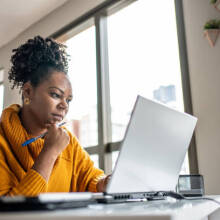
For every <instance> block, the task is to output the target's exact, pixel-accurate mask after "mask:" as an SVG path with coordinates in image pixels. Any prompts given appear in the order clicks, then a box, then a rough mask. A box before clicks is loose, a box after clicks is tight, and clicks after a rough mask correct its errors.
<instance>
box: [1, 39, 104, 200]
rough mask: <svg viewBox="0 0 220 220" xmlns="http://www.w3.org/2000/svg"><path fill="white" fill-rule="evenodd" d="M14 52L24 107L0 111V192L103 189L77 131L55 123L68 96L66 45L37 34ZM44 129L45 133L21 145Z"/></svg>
mask: <svg viewBox="0 0 220 220" xmlns="http://www.w3.org/2000/svg"><path fill="white" fill-rule="evenodd" d="M13 52H14V54H13V56H12V58H11V62H12V67H11V69H10V71H9V80H10V81H12V82H13V86H12V89H13V88H14V87H19V88H20V89H21V91H22V107H21V106H19V105H16V104H14V105H11V106H9V107H8V108H6V109H5V110H4V111H3V113H2V116H1V122H0V174H1V175H0V195H8V196H12V195H25V196H36V195H38V194H39V193H45V192H76V191H80V192H82V191H91V192H97V191H98V192H101V191H103V190H104V189H105V185H106V182H107V178H105V176H104V173H103V171H102V170H100V169H97V168H95V167H94V165H93V162H92V160H91V159H90V157H89V155H88V154H87V153H86V152H85V151H84V150H83V149H82V147H81V146H80V145H79V143H78V141H77V139H76V137H75V136H73V135H72V134H71V133H70V132H69V131H68V130H67V129H66V128H64V127H58V126H57V124H59V123H60V122H61V121H62V120H63V118H64V117H65V115H66V114H67V112H68V108H69V103H70V101H71V100H72V88H71V83H70V81H69V79H68V76H67V70H68V55H67V53H66V51H65V46H64V45H62V44H59V43H57V42H55V41H54V40H52V39H49V38H47V39H43V38H42V37H40V36H37V37H35V38H34V39H30V40H28V41H27V42H26V43H25V44H23V45H21V46H20V47H19V48H17V49H14V50H13ZM44 132H47V134H46V135H45V137H44V138H39V139H38V140H36V141H34V142H32V143H31V144H29V145H27V146H25V147H22V146H21V145H22V143H23V142H25V141H26V140H28V139H30V138H32V137H36V136H38V135H40V134H42V133H44Z"/></svg>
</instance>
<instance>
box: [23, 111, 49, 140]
mask: <svg viewBox="0 0 220 220" xmlns="http://www.w3.org/2000/svg"><path fill="white" fill-rule="evenodd" d="M19 117H20V120H21V123H22V125H23V127H24V128H25V130H26V131H27V133H28V134H29V135H31V136H34V137H35V136H38V135H40V134H42V133H44V132H45V131H46V130H47V129H46V128H42V127H41V126H40V124H39V122H38V120H36V119H35V117H33V116H32V114H31V112H30V111H29V109H28V108H27V107H22V108H21V111H20V112H19Z"/></svg>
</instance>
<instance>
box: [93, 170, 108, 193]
mask: <svg viewBox="0 0 220 220" xmlns="http://www.w3.org/2000/svg"><path fill="white" fill-rule="evenodd" d="M110 179H111V174H110V175H108V176H106V177H104V178H102V179H100V180H99V181H98V183H97V186H96V189H97V192H105V191H106V187H107V185H108V182H109V180H110Z"/></svg>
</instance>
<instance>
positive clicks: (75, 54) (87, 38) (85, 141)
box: [66, 26, 98, 147]
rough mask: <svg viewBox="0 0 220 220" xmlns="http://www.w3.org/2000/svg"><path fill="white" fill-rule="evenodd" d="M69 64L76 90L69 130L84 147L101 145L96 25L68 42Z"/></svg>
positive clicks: (69, 116) (68, 117)
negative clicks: (98, 130) (99, 140)
mask: <svg viewBox="0 0 220 220" xmlns="http://www.w3.org/2000/svg"><path fill="white" fill-rule="evenodd" d="M66 45H67V48H68V53H69V54H70V56H71V62H70V63H69V73H68V74H69V77H70V80H71V83H72V88H73V101H72V103H71V104H70V109H69V113H68V115H67V119H68V120H72V122H71V123H68V125H69V128H70V129H71V130H72V131H73V133H74V134H75V135H76V136H77V138H78V139H79V142H80V143H81V145H82V146H83V147H90V146H93V145H97V143H98V135H97V91H96V87H97V86H96V58H95V27H94V26H92V27H90V28H88V29H86V30H84V31H82V32H80V33H79V34H77V35H76V36H74V37H72V38H70V39H69V40H67V41H66Z"/></svg>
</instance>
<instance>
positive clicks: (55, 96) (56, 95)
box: [51, 92, 60, 98]
mask: <svg viewBox="0 0 220 220" xmlns="http://www.w3.org/2000/svg"><path fill="white" fill-rule="evenodd" d="M51 96H52V97H53V98H60V95H58V94H57V93H55V92H52V93H51Z"/></svg>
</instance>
